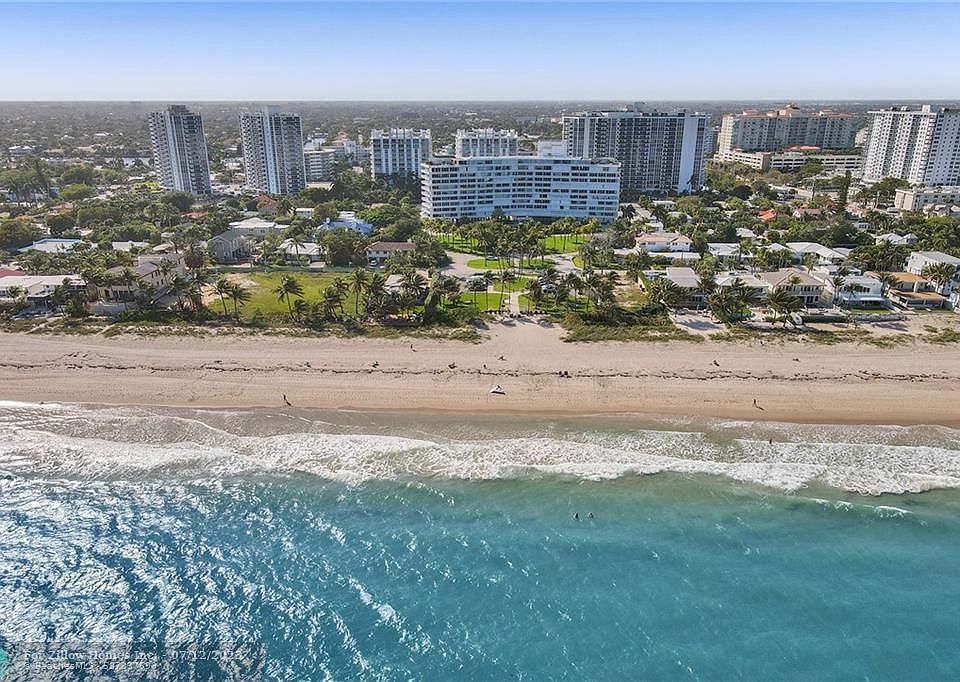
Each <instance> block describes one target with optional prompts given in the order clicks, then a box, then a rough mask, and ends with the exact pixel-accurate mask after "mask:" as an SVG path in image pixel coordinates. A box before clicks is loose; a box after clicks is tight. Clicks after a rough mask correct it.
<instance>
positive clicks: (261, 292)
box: [211, 272, 356, 320]
mask: <svg viewBox="0 0 960 682" xmlns="http://www.w3.org/2000/svg"><path fill="white" fill-rule="evenodd" d="M290 274H291V273H288V272H251V273H249V274H246V275H245V276H244V279H249V280H250V281H252V282H253V283H254V285H253V286H250V285H246V286H247V290H248V291H249V292H250V294H251V298H250V300H249V301H247V303H246V304H244V305H242V306H241V307H240V314H241V315H242V316H243V317H244V318H245V319H248V320H249V319H250V318H252V317H253V316H254V315H255V314H256V312H257V311H258V310H259V311H260V312H261V313H262V314H264V315H276V314H284V315H285V314H287V312H288V308H287V303H286V301H284V302H281V301H280V298H279V297H278V296H277V294H276V293H274V290H275V289H276V288H277V287H278V286H280V280H281V279H282V278H283V277H285V276H286V275H290ZM292 276H293V278H294V279H296V280H297V281H298V282H299V283H300V286H302V287H303V298H304V300H306V301H308V302H311V301H318V300H320V296H321V294H320V292H321V291H323V289H325V288H326V287H328V286H330V285H331V284H333V282H334V280H336V279H344V280H346V279H347V278H346V277H345V276H344V275H339V274H332V273H320V272H318V273H312V272H310V273H295V274H293V275H292ZM348 281H349V280H348ZM211 307H212V308H213V309H214V310H217V309H219V310H220V311H221V312H222V311H223V307H222V306H221V305H220V301H219V299H217V300H216V301H213V302H211ZM227 310H230V311H232V304H231V302H230V300H229V299H228V300H227ZM343 311H344V313H345V314H347V315H355V314H356V307H355V306H354V294H353V292H352V291H351V292H349V293H348V294H347V295H346V296H345V297H344V299H343Z"/></svg>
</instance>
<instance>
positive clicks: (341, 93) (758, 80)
mask: <svg viewBox="0 0 960 682" xmlns="http://www.w3.org/2000/svg"><path fill="white" fill-rule="evenodd" d="M3 14H4V24H5V29H6V30H5V36H4V41H3V43H0V59H3V60H4V62H5V63H8V64H23V65H25V66H26V65H29V68H11V69H8V71H7V73H6V74H5V82H4V87H3V90H2V92H0V98H2V100H3V101H30V100H44V101H63V100H87V101H96V100H143V101H148V100H149V101H214V100H217V101H251V100H253V101H297V100H299V101H314V100H318V101H324V100H364V101H383V100H399V101H403V100H409V101H416V100H465V101H478V100H498V101H531V100H584V101H585V100H624V99H631V98H636V99H643V100H694V101H696V100H769V101H802V100H824V99H834V100H851V99H853V100H924V99H928V100H934V99H940V100H943V99H953V98H957V97H960V84H958V83H957V80H956V78H955V74H953V72H952V71H951V69H950V68H948V65H949V64H955V63H960V44H958V43H957V41H952V40H947V39H943V40H938V34H937V33H936V32H935V31H931V27H935V26H943V27H946V26H951V25H958V24H960V6H958V5H952V4H946V3H935V4H922V3H909V4H899V3H877V4H873V3H862V2H853V3H836V4H819V3H808V2H802V3H787V2H783V3H771V4H762V3H739V4H738V3H724V2H709V3H702V4H698V3H686V2H682V3H626V2H614V3H590V4H586V3H556V4H554V3H544V2H534V3H516V4H512V3H501V2H487V3H440V2H420V3H406V2H388V3H376V2H359V3H352V4H348V3H331V2H327V3H317V4H312V3H302V2H300V3H289V4H273V5H267V4H261V3H251V2H240V3H229V2H218V3H209V4H189V3H168V4H160V3H156V4H155V3H118V4H86V3H66V4H57V3H38V4H4V5H3ZM253 44H255V45H256V46H257V48H258V49H257V50H256V51H255V52H254V51H253V50H251V45H253ZM924 54H928V55H929V56H931V57H933V58H934V59H933V60H932V63H933V64H935V65H934V66H930V67H927V66H923V67H920V68H918V67H917V64H929V63H931V62H930V61H929V60H922V61H921V60H919V59H918V57H921V56H923V55H924ZM905 55H911V58H905Z"/></svg>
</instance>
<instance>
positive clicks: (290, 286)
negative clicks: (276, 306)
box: [273, 275, 303, 317]
mask: <svg viewBox="0 0 960 682" xmlns="http://www.w3.org/2000/svg"><path fill="white" fill-rule="evenodd" d="M273 293H275V294H276V295H277V297H278V298H279V300H280V302H281V303H283V302H284V301H286V303H287V311H288V312H289V313H290V317H293V299H294V298H303V286H302V285H301V284H300V282H298V281H297V280H296V278H294V277H292V276H291V275H284V276H283V278H282V279H281V280H280V285H279V286H278V287H277V288H276V289H274V290H273Z"/></svg>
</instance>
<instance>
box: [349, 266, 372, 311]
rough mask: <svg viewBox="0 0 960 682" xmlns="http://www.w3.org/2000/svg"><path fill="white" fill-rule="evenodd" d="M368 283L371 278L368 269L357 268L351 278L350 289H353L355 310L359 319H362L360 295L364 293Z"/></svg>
mask: <svg viewBox="0 0 960 682" xmlns="http://www.w3.org/2000/svg"><path fill="white" fill-rule="evenodd" d="M368 281H369V277H368V275H367V270H366V268H357V269H356V270H354V271H353V274H352V275H351V277H350V287H351V288H352V289H353V294H354V301H353V310H354V314H355V315H356V316H357V317H360V294H362V293H363V290H364V287H366V286H367V282H368Z"/></svg>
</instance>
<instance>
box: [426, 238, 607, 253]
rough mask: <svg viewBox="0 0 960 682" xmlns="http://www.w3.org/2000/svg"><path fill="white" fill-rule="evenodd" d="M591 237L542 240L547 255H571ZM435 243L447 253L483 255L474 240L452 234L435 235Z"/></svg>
mask: <svg viewBox="0 0 960 682" xmlns="http://www.w3.org/2000/svg"><path fill="white" fill-rule="evenodd" d="M592 236H593V235H589V234H567V235H563V234H551V235H549V236H548V237H547V238H546V239H545V240H544V247H545V249H546V251H547V253H573V252H574V251H576V250H577V249H578V248H580V245H581V244H583V243H584V242H585V241H587V240H588V239H590V237H592ZM437 241H439V242H440V243H441V244H442V245H443V248H445V249H447V250H448V251H458V252H460V253H474V254H478V255H482V254H483V247H482V246H481V245H480V242H478V241H477V240H475V239H463V238H462V237H458V236H455V235H452V234H444V235H437Z"/></svg>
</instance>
